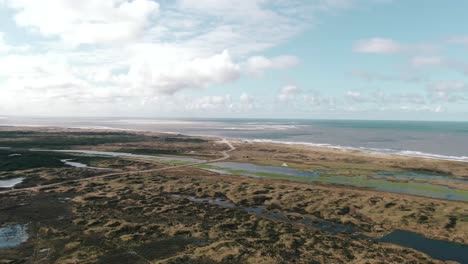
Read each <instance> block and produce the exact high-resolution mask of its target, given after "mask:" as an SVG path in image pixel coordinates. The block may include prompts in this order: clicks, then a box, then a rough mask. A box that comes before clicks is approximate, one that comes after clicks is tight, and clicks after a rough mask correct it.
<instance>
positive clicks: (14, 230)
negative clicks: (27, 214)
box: [0, 224, 29, 249]
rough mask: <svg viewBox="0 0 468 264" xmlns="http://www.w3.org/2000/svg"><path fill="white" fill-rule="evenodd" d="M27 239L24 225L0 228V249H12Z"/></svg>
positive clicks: (26, 230)
mask: <svg viewBox="0 0 468 264" xmlns="http://www.w3.org/2000/svg"><path fill="white" fill-rule="evenodd" d="M28 238H29V235H28V228H27V226H26V225H19V224H18V225H12V226H6V227H2V228H0V249H2V248H13V247H16V246H19V245H20V244H21V243H23V242H26V241H27V240H28Z"/></svg>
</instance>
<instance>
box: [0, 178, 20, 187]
mask: <svg viewBox="0 0 468 264" xmlns="http://www.w3.org/2000/svg"><path fill="white" fill-rule="evenodd" d="M24 179H25V178H23V177H19V178H13V179H7V180H0V188H13V187H15V186H16V185H18V184H20V183H22V182H23V181H24Z"/></svg>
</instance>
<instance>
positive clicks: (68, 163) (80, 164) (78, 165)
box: [60, 159, 111, 170]
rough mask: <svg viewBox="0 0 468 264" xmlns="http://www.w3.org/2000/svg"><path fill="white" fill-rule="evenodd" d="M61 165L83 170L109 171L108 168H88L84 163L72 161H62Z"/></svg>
mask: <svg viewBox="0 0 468 264" xmlns="http://www.w3.org/2000/svg"><path fill="white" fill-rule="evenodd" d="M60 161H61V162H63V164H65V165H68V166H71V167H75V168H85V169H94V170H111V169H109V168H99V167H90V166H88V165H86V164H84V163H80V162H76V161H73V159H63V160H60Z"/></svg>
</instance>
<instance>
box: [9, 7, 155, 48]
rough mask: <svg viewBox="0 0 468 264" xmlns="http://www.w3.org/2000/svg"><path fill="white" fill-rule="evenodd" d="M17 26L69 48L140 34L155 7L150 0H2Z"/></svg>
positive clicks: (128, 37) (109, 41)
mask: <svg viewBox="0 0 468 264" xmlns="http://www.w3.org/2000/svg"><path fill="white" fill-rule="evenodd" d="M5 2H6V4H7V5H8V6H9V7H10V8H12V9H14V10H15V11H16V15H15V22H16V24H17V25H18V26H21V27H25V28H28V29H30V30H31V31H33V32H37V33H39V34H41V35H44V36H47V37H54V36H56V37H59V38H61V39H62V40H63V41H65V42H67V43H69V44H71V45H80V44H99V43H108V44H109V43H113V42H115V41H129V40H133V39H135V38H137V37H138V36H140V35H141V34H142V33H143V30H144V29H145V27H146V26H147V25H148V23H149V21H150V19H151V18H152V16H155V15H156V14H157V13H158V10H159V4H158V3H156V2H154V1H151V0H133V1H129V0H104V1H94V0H80V1H75V0H44V1H28V0H5Z"/></svg>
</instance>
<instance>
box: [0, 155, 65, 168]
mask: <svg viewBox="0 0 468 264" xmlns="http://www.w3.org/2000/svg"><path fill="white" fill-rule="evenodd" d="M14 154H19V155H14ZM11 155H14V156H11ZM72 157H73V156H71V155H68V154H65V153H56V152H30V151H13V150H0V171H15V170H26V169H34V168H60V167H64V166H65V165H64V164H63V162H61V161H60V160H61V159H69V158H72Z"/></svg>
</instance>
